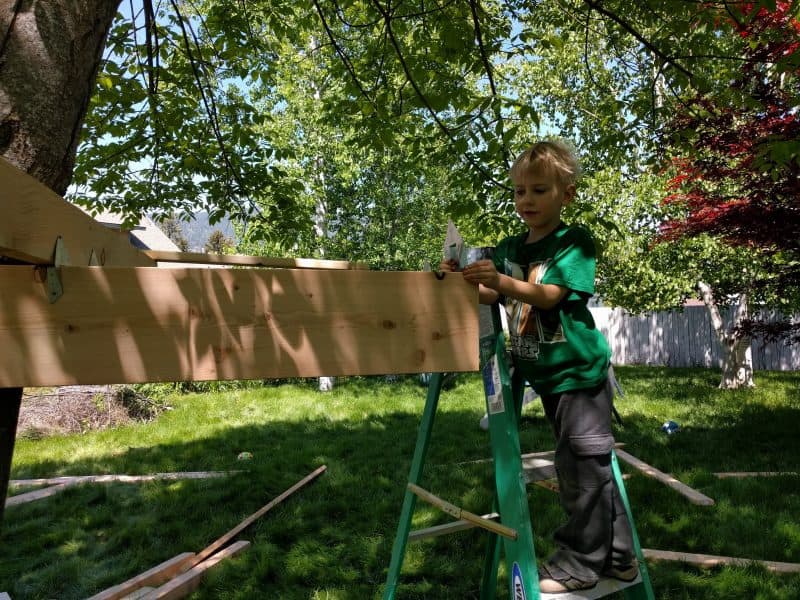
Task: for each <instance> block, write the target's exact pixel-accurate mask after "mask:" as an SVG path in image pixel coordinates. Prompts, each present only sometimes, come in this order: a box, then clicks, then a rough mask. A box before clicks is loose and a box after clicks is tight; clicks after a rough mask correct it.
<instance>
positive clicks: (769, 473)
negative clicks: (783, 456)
mask: <svg viewBox="0 0 800 600" xmlns="http://www.w3.org/2000/svg"><path fill="white" fill-rule="evenodd" d="M797 475H800V472H798V471H745V472H735V473H714V476H715V477H719V478H720V479H730V478H731V477H735V478H737V479H742V478H745V477H792V476H795V477H796V476H797Z"/></svg>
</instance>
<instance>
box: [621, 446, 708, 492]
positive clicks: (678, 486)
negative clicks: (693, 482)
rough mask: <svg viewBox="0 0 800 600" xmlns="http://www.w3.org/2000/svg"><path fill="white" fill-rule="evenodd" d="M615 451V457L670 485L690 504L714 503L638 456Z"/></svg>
mask: <svg viewBox="0 0 800 600" xmlns="http://www.w3.org/2000/svg"><path fill="white" fill-rule="evenodd" d="M616 453H617V457H618V458H619V459H620V460H623V461H625V462H626V463H628V464H629V465H631V466H632V467H635V468H636V469H638V470H639V471H641V472H642V473H644V474H645V475H647V476H649V477H652V478H654V479H656V480H658V481H660V482H661V483H663V484H664V485H666V486H668V487H671V488H672V489H673V490H675V491H676V492H678V493H679V494H682V495H683V496H685V497H686V498H688V499H689V502H691V503H692V504H698V505H700V506H712V505H713V504H714V500H713V499H712V498H709V497H708V496H706V495H705V494H701V493H700V492H698V491H697V490H695V489H693V488H691V487H689V486H688V485H686V484H685V483H682V482H681V481H678V480H677V479H675V478H674V477H673V476H672V475H668V474H666V473H662V472H661V471H659V470H658V469H656V468H655V467H652V466H650V465H648V464H647V463H646V462H644V461H642V460H639V459H638V458H636V457H635V456H632V455H630V454H628V453H627V452H625V451H624V450H620V449H617V450H616Z"/></svg>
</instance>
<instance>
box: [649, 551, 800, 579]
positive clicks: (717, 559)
mask: <svg viewBox="0 0 800 600" xmlns="http://www.w3.org/2000/svg"><path fill="white" fill-rule="evenodd" d="M642 554H644V557H645V558H646V559H647V560H670V561H676V562H683V563H686V564H689V565H694V566H695V567H702V568H704V569H712V568H714V567H720V566H723V565H733V566H737V567H746V566H748V565H752V564H757V565H761V566H763V567H764V568H765V569H767V570H768V571H772V572H773V573H800V564H799V563H787V562H778V561H774V560H756V559H753V558H736V557H733V556H715V555H713V554H695V553H692V552H673V551H670V550H653V549H652V548H642Z"/></svg>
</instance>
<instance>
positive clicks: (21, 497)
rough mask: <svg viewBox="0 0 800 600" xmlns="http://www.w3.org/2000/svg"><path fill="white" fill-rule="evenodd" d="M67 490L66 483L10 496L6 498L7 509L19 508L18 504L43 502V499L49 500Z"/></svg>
mask: <svg viewBox="0 0 800 600" xmlns="http://www.w3.org/2000/svg"><path fill="white" fill-rule="evenodd" d="M66 488H67V484H66V483H59V484H56V485H50V486H48V487H46V488H41V489H38V490H32V491H30V492H25V493H24V494H17V495H15V496H9V497H8V498H6V507H9V506H17V505H18V504H26V503H27V502H33V501H34V500H41V499H42V498H49V497H50V496H55V495H56V494H57V493H59V492H61V491H63V490H65V489H66Z"/></svg>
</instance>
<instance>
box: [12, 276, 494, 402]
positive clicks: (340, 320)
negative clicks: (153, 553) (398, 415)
mask: <svg viewBox="0 0 800 600" xmlns="http://www.w3.org/2000/svg"><path fill="white" fill-rule="evenodd" d="M60 273H61V280H62V287H63V290H64V293H63V296H62V297H61V298H60V299H59V300H58V301H56V302H55V303H53V304H51V303H50V302H49V300H48V297H47V293H46V288H45V285H44V283H42V280H41V277H40V275H37V271H36V269H35V268H34V267H29V266H5V267H0V348H4V349H5V350H4V352H2V353H0V387H36V386H54V385H73V384H108V383H140V382H150V381H203V380H227V379H269V378H284V377H320V376H335V375H377V374H387V373H422V372H450V371H453V372H455V371H476V370H477V369H478V301H477V290H476V288H475V286H473V285H470V284H469V283H466V282H465V281H464V279H463V277H462V276H461V274H460V273H453V274H448V275H447V276H446V277H445V278H444V279H442V280H438V279H437V278H436V277H435V276H434V274H433V273H424V272H375V271H362V270H283V269H280V270H277V269H276V270H262V269H158V268H109V267H62V268H61V269H60Z"/></svg>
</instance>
